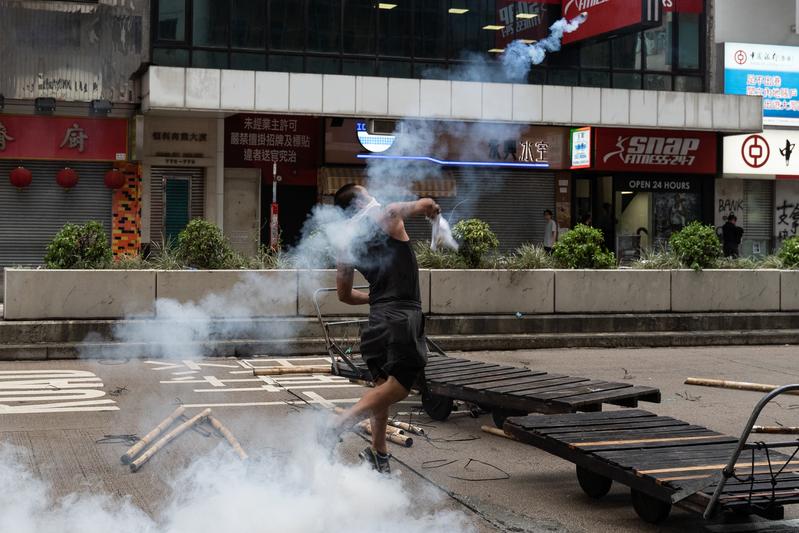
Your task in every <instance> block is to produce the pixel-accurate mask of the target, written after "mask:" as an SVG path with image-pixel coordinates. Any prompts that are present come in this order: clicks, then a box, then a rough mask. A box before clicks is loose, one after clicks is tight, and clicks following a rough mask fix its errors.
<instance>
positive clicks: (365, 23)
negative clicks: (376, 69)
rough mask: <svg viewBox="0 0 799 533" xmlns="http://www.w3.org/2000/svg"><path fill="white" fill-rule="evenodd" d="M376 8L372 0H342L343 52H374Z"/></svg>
mask: <svg viewBox="0 0 799 533" xmlns="http://www.w3.org/2000/svg"><path fill="white" fill-rule="evenodd" d="M376 29H377V10H376V9H375V8H374V2H373V1H372V0H344V52H345V53H346V52H350V53H356V54H374V53H375V40H376V37H375V30H376Z"/></svg>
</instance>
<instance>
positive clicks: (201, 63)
mask: <svg viewBox="0 0 799 533" xmlns="http://www.w3.org/2000/svg"><path fill="white" fill-rule="evenodd" d="M191 66H192V67H200V68H228V61H227V52H212V51H209V50H194V51H192V53H191Z"/></svg>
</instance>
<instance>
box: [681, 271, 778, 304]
mask: <svg viewBox="0 0 799 533" xmlns="http://www.w3.org/2000/svg"><path fill="white" fill-rule="evenodd" d="M780 274H781V273H780V271H779V270H703V271H701V272H694V271H692V270H673V271H672V272H671V310H672V311H674V312H676V313H680V312H705V311H707V312H713V311H779V310H780Z"/></svg>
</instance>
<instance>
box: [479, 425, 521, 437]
mask: <svg viewBox="0 0 799 533" xmlns="http://www.w3.org/2000/svg"><path fill="white" fill-rule="evenodd" d="M480 430H481V431H484V432H486V433H491V434H492V435H496V436H497V437H505V438H506V439H510V440H516V437H513V436H511V435H508V434H507V433H505V432H504V431H502V430H501V429H499V428H495V427H494V426H480Z"/></svg>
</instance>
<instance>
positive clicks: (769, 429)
mask: <svg viewBox="0 0 799 533" xmlns="http://www.w3.org/2000/svg"><path fill="white" fill-rule="evenodd" d="M752 433H770V434H773V435H799V427H796V426H752Z"/></svg>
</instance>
